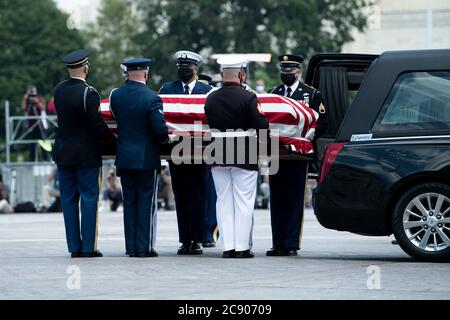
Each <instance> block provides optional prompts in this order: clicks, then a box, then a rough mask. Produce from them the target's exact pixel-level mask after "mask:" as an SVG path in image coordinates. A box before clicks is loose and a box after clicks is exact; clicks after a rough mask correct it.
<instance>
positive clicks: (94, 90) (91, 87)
mask: <svg viewBox="0 0 450 320" xmlns="http://www.w3.org/2000/svg"><path fill="white" fill-rule="evenodd" d="M86 86H87V87H88V89H89V91H90V92H95V93H97V94H98V95H100V94H99V93H98V91H97V89H95V88H94V87H93V86H91V85H89V84H87V83H86Z"/></svg>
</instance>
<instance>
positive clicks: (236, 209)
mask: <svg viewBox="0 0 450 320" xmlns="http://www.w3.org/2000/svg"><path fill="white" fill-rule="evenodd" d="M218 63H219V64H220V65H221V69H222V72H223V77H224V83H223V86H222V87H221V88H220V89H218V90H216V91H214V92H212V93H210V94H209V95H208V97H207V99H206V103H205V115H206V118H207V120H208V123H209V126H210V128H211V130H212V137H213V139H214V142H213V143H215V144H217V143H223V144H224V148H223V150H224V152H223V153H219V154H217V152H216V154H215V156H214V157H215V158H216V160H217V161H218V162H216V163H215V164H213V168H212V170H211V171H212V174H213V177H214V185H215V187H216V192H217V208H216V209H217V222H218V226H219V231H220V238H221V240H222V242H223V247H224V252H223V255H222V256H223V257H224V258H253V257H254V254H253V253H252V252H251V251H250V246H251V243H252V240H251V237H252V228H253V211H254V206H255V198H256V183H257V179H258V164H257V162H255V163H252V161H251V160H250V159H252V155H250V146H249V144H250V139H249V137H250V136H251V132H250V131H247V130H250V129H257V130H258V129H266V130H268V128H269V123H268V121H267V118H266V117H265V115H264V114H263V112H262V111H260V108H259V104H258V99H257V97H256V95H255V94H254V93H252V92H249V91H248V90H246V89H245V88H244V87H243V86H242V85H241V83H242V80H243V78H244V68H245V66H246V62H245V61H242V60H239V59H232V58H224V59H219V60H218ZM228 70H230V71H228ZM237 72H238V75H237V76H236V73H237ZM239 80H240V81H241V83H240V82H239ZM213 129H215V131H214V130H213ZM230 129H233V132H230ZM243 130H244V131H243ZM218 131H219V132H218ZM217 139H220V140H219V141H217ZM230 139H232V140H230ZM230 145H232V146H233V148H234V151H233V156H231V155H229V154H228V152H229V150H228V149H227V146H230ZM239 146H243V148H244V149H243V150H241V149H238V148H239ZM216 151H217V150H216ZM219 152H220V151H219ZM242 154H244V157H243V158H244V159H240V157H241V155H242ZM254 156H256V155H254ZM230 158H233V159H232V161H228V160H229V159H230ZM238 159H239V160H238ZM254 159H256V157H254Z"/></svg>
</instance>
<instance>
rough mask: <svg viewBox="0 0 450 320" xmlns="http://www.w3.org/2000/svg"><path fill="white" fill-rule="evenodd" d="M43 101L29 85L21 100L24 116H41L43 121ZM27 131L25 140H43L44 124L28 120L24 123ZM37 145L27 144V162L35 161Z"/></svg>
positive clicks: (35, 89)
mask: <svg viewBox="0 0 450 320" xmlns="http://www.w3.org/2000/svg"><path fill="white" fill-rule="evenodd" d="M45 109H46V104H45V99H44V97H42V96H41V95H39V94H38V91H37V88H36V86H34V85H30V86H28V88H27V92H26V93H25V95H24V96H23V98H22V111H23V112H24V114H25V115H26V116H43V117H44V118H43V119H45ZM25 127H26V129H27V130H31V131H30V132H29V133H28V135H27V139H29V140H43V139H45V130H46V129H47V127H46V122H45V120H44V122H41V121H40V120H38V119H30V120H27V121H26V122H25ZM37 146H38V145H37V143H30V144H28V150H29V155H28V161H36V160H37V159H36V148H37Z"/></svg>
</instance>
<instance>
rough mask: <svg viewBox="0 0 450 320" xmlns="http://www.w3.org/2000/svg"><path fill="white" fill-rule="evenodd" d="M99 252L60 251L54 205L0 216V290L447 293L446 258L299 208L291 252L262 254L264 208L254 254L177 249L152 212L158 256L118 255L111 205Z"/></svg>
mask: <svg viewBox="0 0 450 320" xmlns="http://www.w3.org/2000/svg"><path fill="white" fill-rule="evenodd" d="M99 235H100V238H99V249H100V250H101V251H102V252H103V253H104V255H105V257H104V258H98V259H70V258H69V255H68V254H67V247H66V243H65V234H64V225H63V219H62V215H61V214H16V215H0V299H188V300H190V299H199V300H202V299H419V300H422V299H445V300H449V299H450V272H449V265H448V264H433V263H419V262H415V261H413V260H412V259H411V258H409V256H407V255H406V254H405V253H404V252H403V251H402V250H401V249H400V248H399V247H398V246H394V245H392V244H390V241H391V240H392V237H391V238H387V237H364V236H358V235H353V234H350V233H343V232H337V231H332V230H327V229H324V228H323V227H322V226H320V225H319V224H318V222H317V220H316V219H315V216H314V214H313V213H312V211H311V210H307V212H306V217H305V225H304V234H303V244H302V250H301V251H300V252H299V253H300V254H299V256H297V257H266V256H265V251H266V250H267V249H269V248H270V246H271V229H270V217H269V212H268V210H257V211H256V213H255V228H254V248H253V251H254V252H255V253H256V257H255V259H242V260H241V259H222V258H221V253H222V250H221V248H220V244H219V247H218V248H212V249H205V250H204V251H205V253H204V255H202V256H177V255H176V251H177V248H178V246H179V244H178V233H177V224H176V215H175V212H174V211H160V212H159V216H158V240H157V251H158V252H159V254H160V257H158V258H147V259H131V258H128V257H127V256H125V254H124V240H123V222H122V213H121V212H104V213H101V216H100V229H99Z"/></svg>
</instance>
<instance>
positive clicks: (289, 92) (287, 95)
mask: <svg viewBox="0 0 450 320" xmlns="http://www.w3.org/2000/svg"><path fill="white" fill-rule="evenodd" d="M286 92H287V94H286V97H290V96H291V93H292V89H291V87H288V88H287V90H286Z"/></svg>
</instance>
